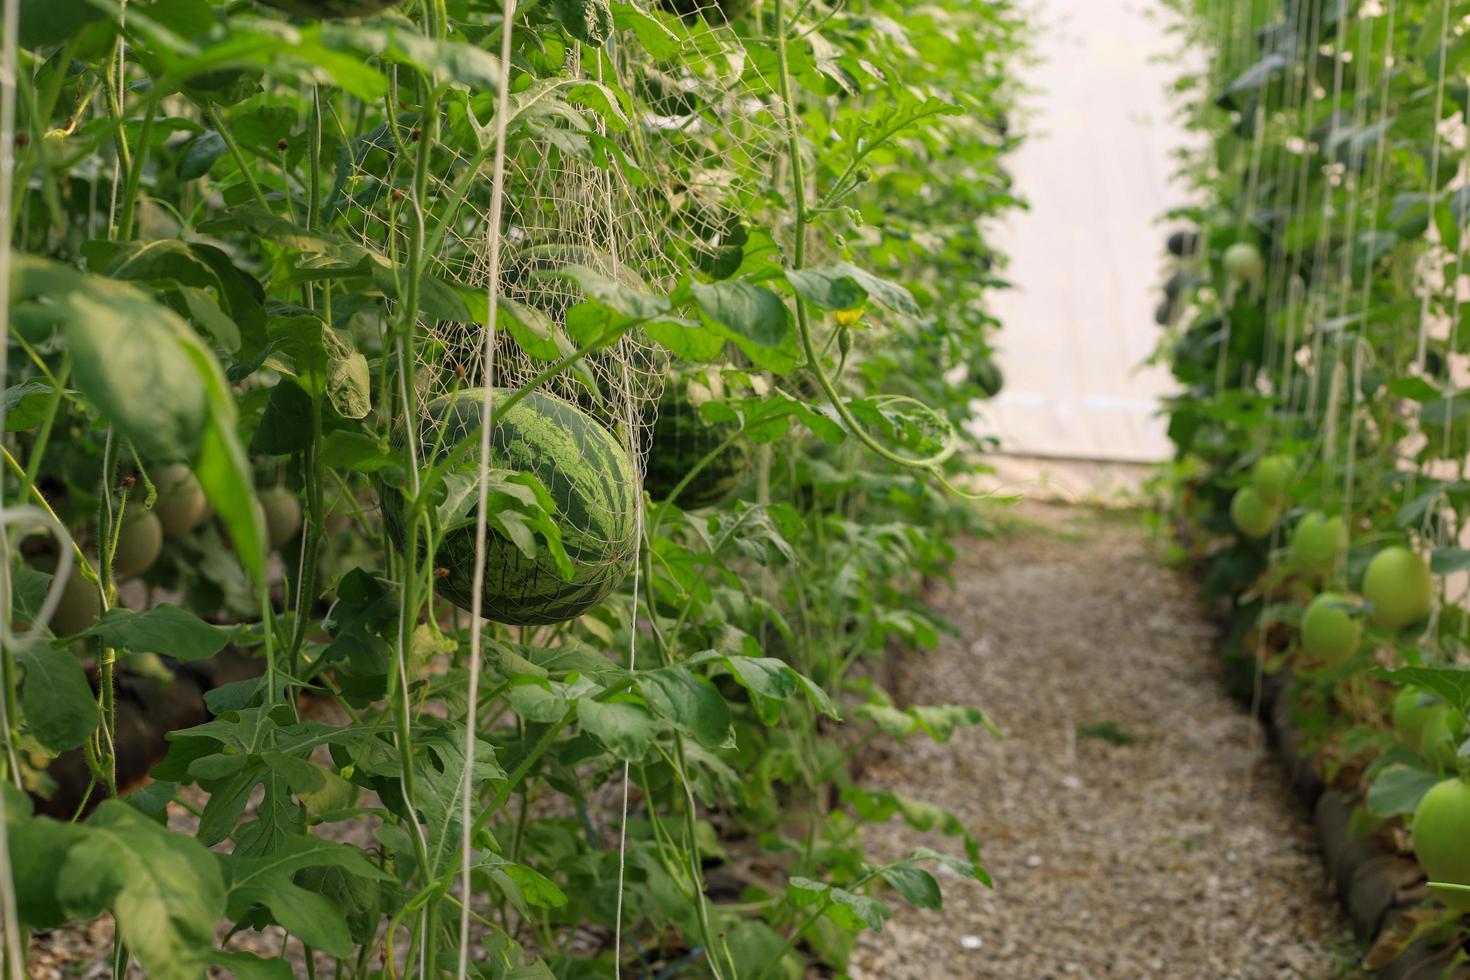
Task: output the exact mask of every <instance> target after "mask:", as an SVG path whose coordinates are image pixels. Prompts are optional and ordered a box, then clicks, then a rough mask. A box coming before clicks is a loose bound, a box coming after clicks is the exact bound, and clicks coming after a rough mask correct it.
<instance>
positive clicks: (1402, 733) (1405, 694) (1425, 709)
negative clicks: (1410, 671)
mask: <svg viewBox="0 0 1470 980" xmlns="http://www.w3.org/2000/svg"><path fill="white" fill-rule="evenodd" d="M1443 704H1444V701H1443V700H1441V699H1440V698H1439V697H1437V696H1436V695H1433V694H1430V693H1429V692H1428V691H1422V690H1420V689H1419V688H1417V687H1405V688H1402V689H1400V691H1399V693H1398V694H1397V695H1396V696H1395V697H1394V699H1393V730H1394V731H1395V732H1396V733H1397V734H1398V737H1399V740H1400V741H1402V742H1403V743H1404V744H1405V745H1407V746H1409V747H1410V748H1411V749H1415V750H1417V749H1418V748H1419V747H1420V746H1421V745H1423V744H1424V726H1425V724H1426V723H1427V722H1428V720H1429V717H1430V715H1431V714H1432V709H1433V708H1435V707H1436V706H1439V705H1443Z"/></svg>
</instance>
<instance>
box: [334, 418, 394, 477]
mask: <svg viewBox="0 0 1470 980" xmlns="http://www.w3.org/2000/svg"><path fill="white" fill-rule="evenodd" d="M321 458H322V465H323V466H326V467H327V468H328V469H339V470H354V471H356V472H358V473H376V472H377V471H378V470H381V469H382V468H383V467H385V466H392V465H394V464H396V463H397V462H398V459H397V458H396V457H394V456H391V455H389V454H388V452H387V450H386V449H385V448H384V446H383V444H382V443H381V442H379V441H378V440H377V439H375V438H373V437H372V436H370V435H368V434H367V433H365V432H353V431H352V430H350V429H333V430H332V431H331V432H330V433H328V434H327V437H326V438H325V439H323V440H322V451H321Z"/></svg>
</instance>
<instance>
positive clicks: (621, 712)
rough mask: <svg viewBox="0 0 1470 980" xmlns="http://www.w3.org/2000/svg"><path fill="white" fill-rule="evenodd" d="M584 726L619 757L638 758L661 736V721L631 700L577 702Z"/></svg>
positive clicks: (588, 699) (630, 759) (586, 730)
mask: <svg viewBox="0 0 1470 980" xmlns="http://www.w3.org/2000/svg"><path fill="white" fill-rule="evenodd" d="M577 718H578V719H579V720H580V721H581V722H582V730H583V731H585V732H587V733H588V734H589V735H591V736H592V737H593V738H595V739H597V741H598V742H599V743H600V744H601V745H602V747H603V748H605V749H607V750H608V751H609V752H611V753H612V754H613V755H614V756H616V757H617V758H619V759H624V760H626V761H629V762H637V761H639V760H640V759H642V758H643V757H644V756H645V755H647V754H648V749H649V747H650V746H652V745H653V741H654V739H655V738H657V737H658V725H657V723H656V722H655V721H654V720H653V716H652V715H650V714H649V713H648V709H647V708H644V707H643V706H642V705H639V704H634V703H631V702H628V701H607V702H603V701H594V700H592V699H591V698H583V699H582V700H580V701H578V702H577Z"/></svg>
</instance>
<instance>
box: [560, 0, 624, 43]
mask: <svg viewBox="0 0 1470 980" xmlns="http://www.w3.org/2000/svg"><path fill="white" fill-rule="evenodd" d="M551 10H552V12H553V13H554V14H555V15H556V19H557V20H558V21H560V22H561V26H562V27H563V28H565V29H566V32H567V33H568V34H570V35H571V36H572V37H574V38H576V39H577V40H578V41H581V42H582V43H583V44H587V45H590V46H592V47H594V48H598V47H601V46H602V45H603V44H605V43H606V42H607V39H608V38H609V37H611V36H612V31H613V16H612V10H611V9H609V7H608V0H551Z"/></svg>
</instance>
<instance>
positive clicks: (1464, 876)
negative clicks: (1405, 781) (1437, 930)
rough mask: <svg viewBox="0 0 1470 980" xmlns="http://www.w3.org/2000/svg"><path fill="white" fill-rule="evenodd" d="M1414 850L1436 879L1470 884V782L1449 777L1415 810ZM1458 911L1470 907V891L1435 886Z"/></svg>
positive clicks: (1433, 889) (1434, 889)
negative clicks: (1468, 843) (1469, 844)
mask: <svg viewBox="0 0 1470 980" xmlns="http://www.w3.org/2000/svg"><path fill="white" fill-rule="evenodd" d="M1412 829H1413V834H1414V854H1415V855H1416V856H1417V857H1418V858H1419V864H1420V866H1421V867H1423V868H1424V873H1425V874H1426V875H1428V876H1429V880H1430V881H1432V882H1448V883H1450V884H1455V885H1470V846H1467V842H1470V783H1466V782H1465V781H1464V780H1463V779H1459V778H1454V779H1446V780H1445V781H1444V782H1442V783H1438V784H1436V785H1435V786H1433V787H1432V788H1431V789H1430V790H1429V792H1428V793H1425V794H1424V798H1423V799H1422V800H1420V801H1419V808H1418V809H1417V810H1415V811H1414V823H1413V825H1412ZM1430 890H1431V891H1433V892H1434V895H1435V897H1436V898H1438V899H1439V900H1440V901H1441V902H1443V903H1444V904H1445V905H1446V906H1448V907H1449V908H1451V909H1454V910H1455V911H1457V912H1467V911H1470V892H1459V891H1449V890H1446V889H1439V888H1432V887H1431V889H1430Z"/></svg>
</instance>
